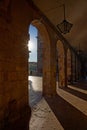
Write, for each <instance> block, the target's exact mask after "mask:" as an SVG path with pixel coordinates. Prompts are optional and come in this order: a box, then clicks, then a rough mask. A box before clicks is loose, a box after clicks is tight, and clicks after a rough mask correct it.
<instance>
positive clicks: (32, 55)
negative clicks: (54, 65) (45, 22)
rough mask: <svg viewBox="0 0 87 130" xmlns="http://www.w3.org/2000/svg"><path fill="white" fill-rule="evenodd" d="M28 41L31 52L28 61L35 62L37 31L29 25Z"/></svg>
mask: <svg viewBox="0 0 87 130" xmlns="http://www.w3.org/2000/svg"><path fill="white" fill-rule="evenodd" d="M29 33H30V40H29V50H30V51H31V53H30V57H29V61H30V62H37V38H36V37H37V29H36V27H34V26H32V25H30V27H29Z"/></svg>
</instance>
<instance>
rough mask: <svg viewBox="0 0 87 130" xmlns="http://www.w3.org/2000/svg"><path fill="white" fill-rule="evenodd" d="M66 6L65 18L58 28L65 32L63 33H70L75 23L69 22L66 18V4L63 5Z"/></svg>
mask: <svg viewBox="0 0 87 130" xmlns="http://www.w3.org/2000/svg"><path fill="white" fill-rule="evenodd" d="M63 7H64V20H63V21H62V22H61V23H60V24H58V25H57V28H58V30H59V31H60V32H61V33H63V34H66V33H69V32H70V30H71V28H72V26H73V24H71V23H69V22H68V21H67V20H66V18H65V5H63Z"/></svg>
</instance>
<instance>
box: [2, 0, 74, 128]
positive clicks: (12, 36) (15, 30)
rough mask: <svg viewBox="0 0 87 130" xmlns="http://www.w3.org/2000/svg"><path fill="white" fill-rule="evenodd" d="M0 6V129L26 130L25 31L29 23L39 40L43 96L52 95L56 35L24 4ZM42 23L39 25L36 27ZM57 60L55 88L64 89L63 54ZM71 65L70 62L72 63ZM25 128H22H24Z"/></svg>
mask: <svg viewBox="0 0 87 130" xmlns="http://www.w3.org/2000/svg"><path fill="white" fill-rule="evenodd" d="M1 2H2V3H1V4H0V129H2V127H5V129H6V128H7V127H8V129H9V130H10V129H11V130H13V128H14V130H15V129H17V128H18V127H19V128H21V126H20V124H22V123H23V122H24V123H23V126H22V128H23V130H27V128H28V127H27V126H28V123H29V118H30V108H29V106H28V103H29V102H28V46H27V44H28V40H29V39H28V28H29V24H30V23H31V22H32V21H33V20H35V19H39V20H38V21H37V20H35V23H33V24H34V25H35V26H36V27H37V28H38V29H39V31H40V33H41V35H42V38H43V42H44V43H43V44H44V46H43V94H44V95H47V96H53V95H55V94H56V44H55V41H56V37H55V36H56V35H55V32H54V31H53V30H52V29H51V28H50V27H49V25H48V24H49V23H47V22H46V21H44V20H42V21H41V20H40V19H41V16H39V14H37V13H38V12H36V11H35V10H34V9H33V8H30V6H29V5H28V3H27V1H26V0H12V2H11V3H10V1H9V0H5V1H4V2H6V3H5V4H3V1H1ZM40 22H42V23H40ZM61 44H62V43H61ZM60 51H61V53H63V55H61V54H60V55H61V56H63V57H62V59H60V61H59V62H60V64H61V68H60V70H61V72H60V73H59V78H60V77H61V78H60V80H59V83H60V85H59V86H63V87H64V86H65V84H64V83H65V72H64V52H63V49H61V50H60ZM73 61H74V60H73ZM25 126H26V127H25ZM22 128H21V130H22Z"/></svg>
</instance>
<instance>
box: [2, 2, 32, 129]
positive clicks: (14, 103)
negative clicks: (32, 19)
mask: <svg viewBox="0 0 87 130" xmlns="http://www.w3.org/2000/svg"><path fill="white" fill-rule="evenodd" d="M9 4H10V3H8V6H9ZM2 5H3V4H2ZM8 6H6V7H4V6H3V8H2V6H1V5H0V10H2V12H1V15H0V129H1V128H2V127H5V128H7V127H8V128H9V129H13V128H12V127H11V124H13V123H14V122H16V121H17V120H18V121H19V119H21V120H22V121H23V120H25V121H28V120H29V111H30V110H29V109H27V108H28V104H29V102H28V47H27V42H28V24H29V23H28V22H29V18H28V16H29V13H28V12H29V9H28V5H27V3H26V2H25V0H22V1H20V0H19V1H17V0H13V2H12V3H11V10H10V12H9V9H8V8H7V7H8ZM8 18H9V19H8ZM25 115H27V116H28V118H27V116H26V118H25ZM25 121H23V122H25ZM19 125H20V124H19ZM21 125H22V124H21ZM24 125H25V124H23V127H24ZM10 127H11V128H10ZM16 127H17V126H16ZM16 127H15V128H16ZM16 129H17V128H16ZM25 129H26V128H25Z"/></svg>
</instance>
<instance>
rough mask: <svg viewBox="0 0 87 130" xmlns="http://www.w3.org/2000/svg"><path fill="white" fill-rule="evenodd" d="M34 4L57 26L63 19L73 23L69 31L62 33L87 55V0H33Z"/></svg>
mask: <svg viewBox="0 0 87 130" xmlns="http://www.w3.org/2000/svg"><path fill="white" fill-rule="evenodd" d="M33 2H34V4H35V5H36V6H37V7H38V8H39V9H40V10H41V11H42V12H43V13H44V14H45V15H46V17H47V18H48V19H49V20H50V21H51V22H52V23H53V24H54V26H55V27H57V24H59V23H61V22H62V21H63V19H64V10H63V4H65V16H66V20H67V21H68V22H70V23H72V24H73V27H72V28H71V31H70V32H69V33H67V34H62V35H63V36H64V37H65V38H66V39H67V40H68V41H69V43H70V44H71V45H72V46H73V47H74V48H75V49H77V50H78V49H80V50H82V51H83V52H84V54H86V55H87V0H33Z"/></svg>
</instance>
